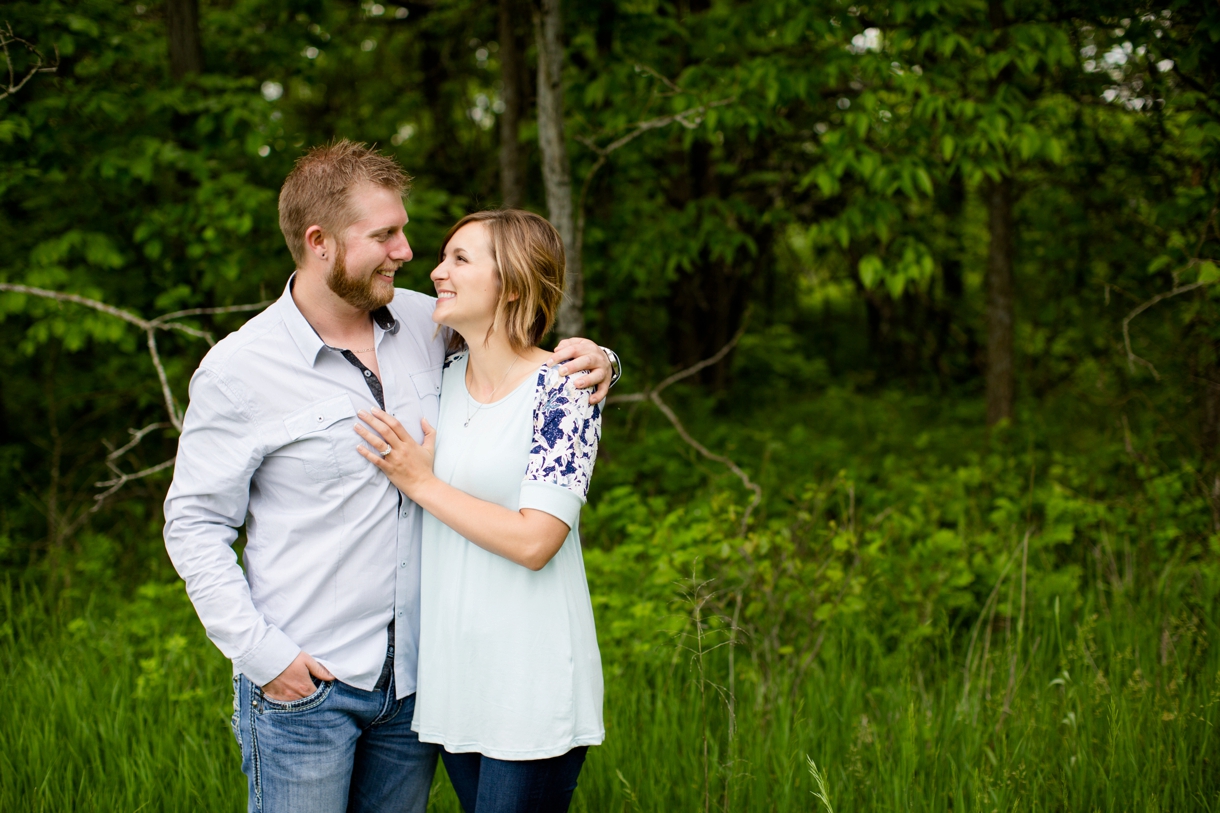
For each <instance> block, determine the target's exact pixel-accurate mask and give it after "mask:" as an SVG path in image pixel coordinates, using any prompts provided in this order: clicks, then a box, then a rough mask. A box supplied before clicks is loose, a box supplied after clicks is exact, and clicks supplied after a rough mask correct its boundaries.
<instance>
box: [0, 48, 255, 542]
mask: <svg viewBox="0 0 1220 813" xmlns="http://www.w3.org/2000/svg"><path fill="white" fill-rule="evenodd" d="M10 33H11V32H10ZM3 36H4V32H3V30H0V39H2V38H3ZM0 291H7V292H9V293H15V294H28V295H30V296H37V297H41V298H43V299H50V300H53V301H56V302H67V303H70V304H73V305H81V306H83V307H86V308H92V309H93V310H95V311H98V312H99V313H104V314H106V315H107V316H113V317H114V318H116V319H121V320H122V321H124V322H127V323H128V324H130V325H134V326H136V327H138V328H139V329H140V330H142V331H144V336H145V342H146V344H147V346H148V356H149V358H150V359H151V360H152V364H153V369H154V370H156V372H157V381H158V383H159V384H160V385H161V397H162V398H163V399H164V402H165V412H166V415H167V416H168V417H169V422H168V423H166V422H164V421H159V422H157V423H151V424H149V425H148V426H145V427H144V428H142V429H128V430H127V431H128V433H130V435H131V440H130V441H128V442H127V443H126V444H125V445H123V446H121V447H119V448H118V449H113V450H111V451H110V452H109V453H108V454H107V455H106V466H107V468H109V469H110V470H111V471H112V472H114V473H115V475H116V476H115V477H114V478H112V479H110V480H103V481H101V482H98V483H96V484H95V485H96V486H97V487H98V488H102V489H105V491H102V492H101V493H99V494H96V495H94V498H93V499H94V503H93V507H92V508H90V509H89V511H88V512H87V513H84V514H82V515H81V516H80V517H78V518H77V519H76V521H75V522H74V523H73V524H72V525H71V526H70V527H69V529H68V531H67V532H65V533H69V532H71V531H74V530H75V529H76V528H77V527H79V525H80V524H81V523H82V522H83V521H84V519H85V517H87V516H88V514H93V513H96V512H97V511H98V510H99V509H100V508H101V507H102V505H103V504H104V503H105V501H106V500H107V499H108V498H109V497H110V496H112V495H113V494H115V493H116V492H117V491H118V490H119V489H121V488H122V487H123V486H124V485H126V484H127V483H129V482H131V481H132V480H139V479H142V478H144V477H147V476H149V475H150V474H156V473H157V472H159V471H163V470H165V469H167V468H169V467H171V466H172V465H173V464H174V459H173V458H171V459H169V460H166V461H165V462H163V463H158V464H157V465H155V466H152V467H150V468H146V469H143V470H141V471H138V472H136V473H134V474H127V473H125V472H123V471H122V470H121V469H120V468H119V467H118V461H119V460H120V459H121V458H122V457H123V455H125V454H127V453H128V452H130V451H131V450H132V449H134V448H135V447H136V446H137V445H139V443H140V441H142V440H143V439H144V437H145V436H146V435H148V434H149V433H150V432H153V431H155V430H157V429H164V428H166V427H169V426H172V427H173V428H174V429H175V430H176V431H178V432H181V431H182V411H181V410H180V409H179V408H178V403H177V401H176V400H175V399H174V392H173V390H172V389H171V387H170V385H169V375H168V374H167V373H166V372H165V365H164V364H163V363H162V361H161V353H160V352H159V351H158V349H157V331H158V330H175V331H178V332H180V333H184V334H186V335H188V336H194V337H196V338H200V339H203V340H204V341H206V342H207V343H208V344H209V345H213V344H215V343H216V342H215V340H214V339H213V338H212V334H211V333H208V332H207V331H206V330H200V329H199V328H195V327H191V326H190V325H184V324H181V323H179V322H175V321H173V320H175V319H182V318H185V317H187V316H204V315H209V314H221V313H242V312H248V311H256V310H262V309H263V308H265V307H267V305H269V304H271V302H272V300H267V301H264V302H258V303H256V304H253V305H227V306H224V307H218V308H190V309H187V310H181V311H174V312H173V313H166V314H163V315H161V316H158V317H156V318H154V319H144V318H142V317H140V316H137V315H136V314H134V313H132V312H131V311H128V310H123V309H122V308H116V307H114V306H113V305H107V304H106V303H105V302H100V301H98V300H96V299H90V298H88V297H85V296H81V295H79V294H70V293H66V292H63V291H51V290H47V289H46V288H35V287H33V286H30V285H17V284H14V283H7V282H3V283H0Z"/></svg>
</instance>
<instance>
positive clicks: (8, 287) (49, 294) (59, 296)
mask: <svg viewBox="0 0 1220 813" xmlns="http://www.w3.org/2000/svg"><path fill="white" fill-rule="evenodd" d="M0 291H9V292H11V293H14V294H29V295H31V296H40V297H43V298H44V299H55V300H58V301H60V302H72V303H73V304H76V305H84V306H85V307H86V308H93V309H94V310H97V311H101V312H102V313H105V314H109V315H110V316H113V317H115V318H116V319H122V320H123V321H124V322H129V323H131V324H133V325H135V326H136V327H138V328H140V329H141V330H148V329H149V327H150V326H151V323H150V322H149V321H148V320H147V319H141V318H140V317H139V316H136V315H135V314H134V313H132V312H131V311H125V310H122V309H121V308H116V307H114V306H113V305H107V304H106V303H105V302H98V301H97V300H96V299H89V298H88V297H83V296H80V295H79V294H68V293H64V292H62V291H48V290H47V289H46V288H33V287H31V286H29V285H14V284H12V283H8V282H0Z"/></svg>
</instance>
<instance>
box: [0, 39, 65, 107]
mask: <svg viewBox="0 0 1220 813" xmlns="http://www.w3.org/2000/svg"><path fill="white" fill-rule="evenodd" d="M10 45H19V46H21V47H22V48H25V49H26V50H27V51H28V52H29V53H30V54H31V55H32V56H33V58H34V65H33V67H31V68H29V69H28V70H27V71H26V73H25V75H24V76H23V77H21V79H20V80H18V79H17V74H16V69H15V68H14V66H13V56H12V54H11V53H10V52H9V46H10ZM0 50H3V52H4V62H5V65H6V67H7V68H8V82H7V84H6V85H5V86H4V88H3V90H2V91H0V99H6V98H8V97H9V96H12V95H13V94H14V93H16V92H17V91H19V90H21V89H22V88H23V87H25V85H26V83H27V82H29V81H30V80H31V79H33V78H34V76H35V75H36V74H40V73H54V72H55V71H57V70H59V48H58V47H57V48H56V49H55V64H53V65H48V66H46V67H43V62H44V60H45V59H46V58H45V57H44V56H43V55H42V51H40V50H38V48H36V47H35V46H34V44H33V43H31V42H29V41H27V40H23V39H22V38H21V37H18V36H17V35H16V34H14V33H13V26H12V23H5V24H4V26H3V27H2V28H0Z"/></svg>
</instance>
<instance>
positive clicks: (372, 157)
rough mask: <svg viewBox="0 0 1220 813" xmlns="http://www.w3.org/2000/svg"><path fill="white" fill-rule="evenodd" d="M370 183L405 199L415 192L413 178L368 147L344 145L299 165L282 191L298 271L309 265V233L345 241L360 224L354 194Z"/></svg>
mask: <svg viewBox="0 0 1220 813" xmlns="http://www.w3.org/2000/svg"><path fill="white" fill-rule="evenodd" d="M365 183H371V184H376V185H377V186H380V187H384V188H385V189H389V190H392V191H394V192H396V193H398V195H400V196H404V195H406V194H407V193H408V192H410V191H411V176H409V175H407V173H406V172H404V171H403V168H402V167H401V166H399V164H398V162H397V161H395V160H394V159H393V158H390V157H389V156H386V155H382V154H381V153H379V152H377V151H376V150H374V149H373V148H372V147H370V146H368V145H367V144H361V143H358V142H355V141H348V140H347V139H345V138H344V139H340V140H338V141H334V142H332V143H330V144H326V145H324V146H321V147H314V148H313V149H312V150H310V151H309V152H307V153H305V154H304V155H303V156H301V157H300V158H298V159H297V163H296V166H295V167H293V168H292V172H290V173H288V177H287V178H285V179H284V186H283V187H282V188H281V189H280V231H282V232H283V233H284V242H286V243H288V250H289V251H291V252H292V259H293V260H295V261H296V264H297V266H298V267H299V266H301V265H303V264H304V263H305V232H306V230H307V229H308V228H309V227H310V226H319V227H321V229H322V232H323V234H325V235H327V236H330V237H335V238H336V239H339V240H341V239H342V235H343V232H344V230H346V229H347V227H348V226H350V225H352V224H353V223H355V222H356V219H357V214H356V206H355V202H354V201H353V200H352V190H354V189H355V188H356V187H357V186H360V185H361V184H365Z"/></svg>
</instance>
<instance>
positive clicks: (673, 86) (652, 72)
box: [635, 63, 686, 96]
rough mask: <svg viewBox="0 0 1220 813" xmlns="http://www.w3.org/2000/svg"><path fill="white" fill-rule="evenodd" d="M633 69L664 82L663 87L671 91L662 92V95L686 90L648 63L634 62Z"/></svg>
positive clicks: (670, 94) (671, 94)
mask: <svg viewBox="0 0 1220 813" xmlns="http://www.w3.org/2000/svg"><path fill="white" fill-rule="evenodd" d="M635 69H636V70H637V71H639V72H640V73H646V74H648V75H649V76H651V77H652V78H654V79H660V80H661V81H662V82H664V83H665V87H667V88H669V89H670V90H671V91H672V93H666V94H662V95H665V96H673V95H674V94H677V93H685V92H686V91H685V90H683V89H682V88H680V87H678V85H677V83H676V82H674V80H672V79H670V78H669V77H668V76H666V75H665V74H663V73H661V72H660V71H658V70H657V69H655V68H653V67H651V66H649V65H645V64H643V63H636V66H635Z"/></svg>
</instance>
